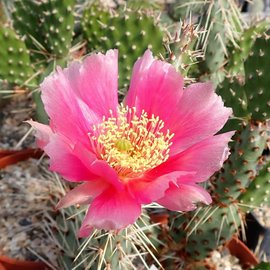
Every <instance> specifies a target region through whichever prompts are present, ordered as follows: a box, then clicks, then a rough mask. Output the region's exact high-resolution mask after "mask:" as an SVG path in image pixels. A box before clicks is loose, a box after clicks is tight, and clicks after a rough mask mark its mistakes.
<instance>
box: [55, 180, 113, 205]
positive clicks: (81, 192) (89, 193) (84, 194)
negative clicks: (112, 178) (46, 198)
mask: <svg viewBox="0 0 270 270" xmlns="http://www.w3.org/2000/svg"><path fill="white" fill-rule="evenodd" d="M107 187H108V184H107V183H106V182H104V181H102V180H94V181H91V182H86V183H83V184H81V185H79V186H77V187H75V188H74V189H72V190H71V191H69V192H68V193H67V194H66V195H65V196H64V197H63V198H62V199H61V200H60V201H59V202H58V204H57V206H56V208H57V209H60V208H65V207H69V206H71V205H73V204H77V203H78V204H86V203H87V204H89V203H90V202H91V201H92V200H93V199H94V198H96V197H97V196H98V195H99V194H101V193H102V192H103V191H104V190H105V189H106V188H107Z"/></svg>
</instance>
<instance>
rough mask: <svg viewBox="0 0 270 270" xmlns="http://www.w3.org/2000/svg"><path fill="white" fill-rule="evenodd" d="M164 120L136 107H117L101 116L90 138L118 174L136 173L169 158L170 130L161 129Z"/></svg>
mask: <svg viewBox="0 0 270 270" xmlns="http://www.w3.org/2000/svg"><path fill="white" fill-rule="evenodd" d="M163 128H164V122H163V121H162V120H161V119H159V117H158V116H154V115H152V116H151V117H149V116H148V115H147V113H146V112H144V111H142V112H141V113H140V114H138V115H137V113H136V108H135V107H133V108H128V107H124V106H123V105H122V104H121V105H120V106H119V108H118V116H117V118H116V117H114V116H113V115H112V113H111V116H110V117H108V118H107V119H105V118H103V122H102V123H101V124H99V125H97V126H94V128H93V130H94V134H91V142H92V144H93V146H94V148H95V149H96V152H97V153H98V154H99V158H100V159H103V160H106V161H107V162H108V163H109V164H110V166H111V167H113V168H114V169H115V170H116V171H117V173H118V174H119V176H120V177H121V178H130V177H136V176H139V175H140V174H142V173H144V172H146V171H147V170H149V169H152V168H154V167H156V166H158V165H160V164H161V163H163V162H164V161H166V160H167V159H168V158H169V151H170V146H171V144H172V143H171V142H170V140H171V138H172V137H173V134H170V131H169V130H167V131H166V132H165V133H164V131H163Z"/></svg>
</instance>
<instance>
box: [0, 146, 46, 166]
mask: <svg viewBox="0 0 270 270" xmlns="http://www.w3.org/2000/svg"><path fill="white" fill-rule="evenodd" d="M42 153H43V152H42V151H41V150H39V149H31V148H29V149H23V150H0V169H3V168H5V167H6V166H9V165H12V164H15V163H17V162H19V161H23V160H26V159H28V158H40V157H41V156H42Z"/></svg>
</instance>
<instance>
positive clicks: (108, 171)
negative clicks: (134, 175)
mask: <svg viewBox="0 0 270 270" xmlns="http://www.w3.org/2000/svg"><path fill="white" fill-rule="evenodd" d="M89 170H90V171H91V172H92V173H94V174H95V175H97V176H99V177H101V178H103V179H104V181H107V182H108V183H110V184H111V185H113V186H114V187H115V188H116V189H118V190H123V188H124V185H123V183H122V182H121V181H120V179H119V176H118V174H117V173H116V171H115V170H114V169H113V168H112V167H110V166H109V165H108V163H107V162H106V161H103V160H95V161H94V162H93V163H92V164H91V166H90V167H89Z"/></svg>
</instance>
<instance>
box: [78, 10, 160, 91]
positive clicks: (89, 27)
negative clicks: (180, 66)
mask: <svg viewBox="0 0 270 270" xmlns="http://www.w3.org/2000/svg"><path fill="white" fill-rule="evenodd" d="M82 20H83V21H82V26H83V32H84V34H85V37H86V39H87V42H88V44H87V45H88V48H89V50H90V51H102V52H105V51H107V50H109V49H113V48H116V49H118V50H119V74H120V78H119V87H120V88H123V87H127V85H128V83H129V80H130V75H131V69H132V66H133V64H134V62H135V61H136V60H137V58H138V57H140V56H142V54H143V53H144V51H145V50H146V49H147V48H151V50H152V51H153V52H154V54H156V55H158V53H161V52H163V45H162V38H163V34H162V32H161V30H160V28H159V27H157V26H156V25H155V23H154V20H153V18H151V17H148V16H146V15H143V14H141V13H139V12H132V11H128V10H127V11H125V12H123V13H122V12H120V14H116V15H113V14H110V12H109V11H105V10H104V9H102V8H100V7H98V6H96V5H95V6H92V7H90V8H89V9H87V10H85V12H84V15H83V19H82Z"/></svg>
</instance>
